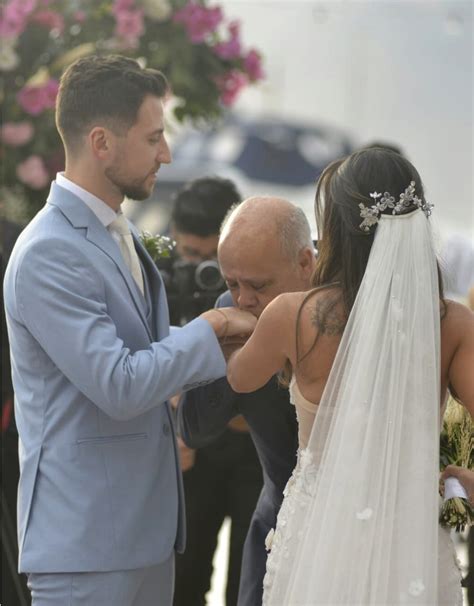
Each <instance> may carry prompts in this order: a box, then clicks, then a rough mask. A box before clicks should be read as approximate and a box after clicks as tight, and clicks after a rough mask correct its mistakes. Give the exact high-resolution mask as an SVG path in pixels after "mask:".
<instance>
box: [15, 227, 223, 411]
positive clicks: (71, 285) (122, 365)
mask: <svg viewBox="0 0 474 606" xmlns="http://www.w3.org/2000/svg"><path fill="white" fill-rule="evenodd" d="M14 290H15V295H14V296H15V297H16V300H17V302H18V313H19V316H20V319H21V322H22V323H23V324H24V326H26V328H27V329H28V331H29V332H30V333H31V334H32V335H33V336H34V338H35V339H36V341H37V342H38V343H39V345H40V346H41V348H42V350H43V351H44V352H45V353H46V354H47V356H48V357H49V358H50V359H51V360H52V362H53V363H54V364H55V365H56V366H57V368H58V369H59V370H60V371H61V372H62V373H63V374H64V375H65V376H66V377H67V378H68V380H69V381H70V382H71V383H72V384H73V385H74V386H75V387H76V388H77V389H78V390H79V391H81V392H82V393H83V394H84V395H85V396H86V397H87V398H88V399H89V400H91V401H92V402H93V403H94V404H96V405H97V406H98V407H99V408H101V409H102V410H103V411H104V412H105V413H106V414H107V415H109V416H110V417H112V418H114V419H116V420H127V419H130V418H133V417H135V416H137V415H139V414H142V413H144V412H146V411H147V410H149V409H151V408H153V407H154V406H157V405H159V404H160V403H162V402H165V401H166V400H167V399H168V398H169V397H171V396H172V395H173V394H175V393H177V392H179V391H181V390H183V389H191V388H193V387H195V386H197V385H199V384H202V383H207V382H209V381H211V380H214V379H216V378H218V377H221V376H223V375H224V373H225V361H224V358H223V356H222V353H221V350H220V347H219V345H218V342H217V339H216V337H215V335H214V332H213V330H212V328H211V326H210V325H209V324H208V323H207V322H206V321H205V320H202V319H199V318H198V319H196V320H193V322H191V323H190V324H188V325H187V326H186V327H183V328H181V329H180V330H179V331H173V334H172V335H171V336H169V337H167V338H165V339H163V340H162V341H160V342H158V343H151V344H150V345H149V347H148V348H147V349H143V350H139V351H135V352H133V353H132V352H131V351H130V349H129V348H127V346H126V345H125V344H124V342H123V341H122V339H120V337H119V336H118V334H117V327H116V325H115V323H114V321H113V320H112V318H111V317H110V316H109V314H108V309H107V304H106V296H105V292H104V283H103V278H102V276H101V275H100V273H98V272H97V271H96V270H95V268H94V267H93V266H92V265H91V263H90V261H89V260H88V259H87V258H86V257H85V256H84V254H83V253H82V251H81V250H80V249H78V248H77V247H74V246H72V245H71V244H70V243H65V242H64V241H63V240H61V239H59V238H58V239H50V240H43V241H37V242H35V243H33V244H32V245H31V246H30V247H29V249H28V250H27V251H26V254H24V256H23V259H21V260H20V266H19V269H18V274H17V276H16V283H15V285H14Z"/></svg>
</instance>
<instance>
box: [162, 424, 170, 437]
mask: <svg viewBox="0 0 474 606" xmlns="http://www.w3.org/2000/svg"><path fill="white" fill-rule="evenodd" d="M163 433H164V434H165V436H169V435H170V426H169V425H168V423H163Z"/></svg>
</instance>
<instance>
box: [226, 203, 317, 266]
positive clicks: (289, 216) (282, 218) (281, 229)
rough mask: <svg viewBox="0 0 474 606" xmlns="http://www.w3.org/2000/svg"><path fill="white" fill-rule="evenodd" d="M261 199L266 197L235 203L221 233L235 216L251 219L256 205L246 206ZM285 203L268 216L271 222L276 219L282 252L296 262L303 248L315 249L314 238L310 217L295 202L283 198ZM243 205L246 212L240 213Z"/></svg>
mask: <svg viewBox="0 0 474 606" xmlns="http://www.w3.org/2000/svg"><path fill="white" fill-rule="evenodd" d="M260 200H264V198H260V199H258V198H251V199H248V200H246V201H244V202H241V203H238V204H234V205H233V206H232V207H231V208H230V209H229V211H228V212H227V214H226V216H225V217H224V220H223V222H222V225H221V229H220V235H221V236H222V234H223V233H224V231H225V229H226V227H227V224H228V223H229V222H230V221H233V220H234V218H235V219H236V221H238V222H239V224H240V221H242V219H243V217H242V214H243V215H244V217H245V219H244V220H245V221H251V220H252V219H251V217H252V212H255V206H254V207H253V208H252V207H251V208H250V209H249V208H248V206H247V207H245V204H246V203H247V204H248V203H249V202H257V204H258V202H259V201H260ZM281 202H283V203H284V207H283V209H281V208H280V209H279V212H275V214H273V215H270V216H269V217H268V220H269V223H271V221H272V220H273V221H274V226H275V227H276V230H275V231H276V237H277V238H278V239H279V241H280V246H281V251H282V254H283V255H284V256H285V257H286V258H287V259H288V260H289V261H291V262H296V261H297V260H298V255H299V253H300V251H301V250H303V248H307V247H309V248H311V249H314V244H313V240H312V238H311V228H310V226H309V223H308V219H307V218H306V215H305V214H304V212H303V210H301V208H298V207H297V206H295V205H294V204H291V203H290V202H288V201H286V200H281ZM242 205H243V208H244V209H246V212H245V213H241V214H240V215H239V208H240V206H242Z"/></svg>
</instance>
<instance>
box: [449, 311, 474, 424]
mask: <svg viewBox="0 0 474 606" xmlns="http://www.w3.org/2000/svg"><path fill="white" fill-rule="evenodd" d="M456 311H457V314H458V317H457V318H456V320H457V322H459V325H458V326H459V331H460V333H461V337H460V340H459V344H458V346H457V348H456V351H455V352H454V355H453V359H452V360H451V364H450V366H449V371H448V377H449V383H450V385H452V387H453V389H454V391H455V392H456V396H457V397H458V398H459V400H460V401H461V402H462V404H463V405H464V406H465V407H466V408H467V410H468V411H469V412H470V414H471V417H472V418H473V419H474V372H473V369H474V313H472V312H471V311H469V309H467V308H466V307H464V306H462V305H459V306H457V309H456Z"/></svg>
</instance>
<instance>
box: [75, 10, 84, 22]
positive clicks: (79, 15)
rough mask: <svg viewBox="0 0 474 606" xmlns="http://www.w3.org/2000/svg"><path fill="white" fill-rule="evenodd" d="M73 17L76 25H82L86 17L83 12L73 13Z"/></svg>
mask: <svg viewBox="0 0 474 606" xmlns="http://www.w3.org/2000/svg"><path fill="white" fill-rule="evenodd" d="M73 17H74V20H75V21H77V22H78V23H84V21H85V20H86V19H87V15H86V13H85V12H84V11H75V12H74V15H73Z"/></svg>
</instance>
